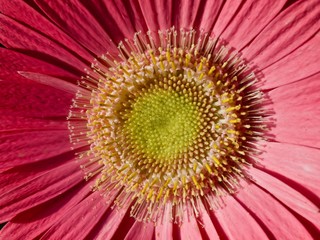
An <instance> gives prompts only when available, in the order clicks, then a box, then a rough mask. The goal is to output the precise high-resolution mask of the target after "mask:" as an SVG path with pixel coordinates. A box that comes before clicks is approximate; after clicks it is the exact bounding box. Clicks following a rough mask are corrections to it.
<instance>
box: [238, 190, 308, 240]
mask: <svg viewBox="0 0 320 240" xmlns="http://www.w3.org/2000/svg"><path fill="white" fill-rule="evenodd" d="M236 198H237V199H239V200H240V201H241V202H242V203H243V205H245V207H247V208H248V209H249V210H250V211H251V212H252V214H254V215H256V216H257V217H258V218H259V219H260V220H261V221H262V222H263V224H264V225H266V227H267V228H268V229H269V230H270V232H272V234H273V236H274V237H275V239H283V240H291V239H306V240H307V239H312V237H311V236H310V234H309V232H308V231H307V230H306V229H305V227H304V226H303V224H302V223H300V222H299V220H298V219H297V218H296V217H295V216H294V215H292V213H290V212H289V211H288V210H287V209H286V208H285V207H284V206H283V205H282V204H280V203H279V202H278V201H277V200H276V199H274V198H273V197H272V196H271V195H270V194H268V193H266V192H264V191H263V190H261V189H260V188H259V187H257V186H255V185H254V184H250V185H248V184H246V185H245V187H244V188H243V189H241V190H240V191H239V193H238V194H237V195H236ZM292 226H294V230H293V229H292Z"/></svg>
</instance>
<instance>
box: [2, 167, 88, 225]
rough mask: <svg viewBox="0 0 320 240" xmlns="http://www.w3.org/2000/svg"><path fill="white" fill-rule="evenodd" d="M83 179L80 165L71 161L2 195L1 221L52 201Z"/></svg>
mask: <svg viewBox="0 0 320 240" xmlns="http://www.w3.org/2000/svg"><path fill="white" fill-rule="evenodd" d="M82 179H83V173H82V172H81V170H80V168H79V165H78V164H77V163H76V162H75V161H69V162H67V163H66V164H64V165H63V166H61V167H57V168H55V169H53V170H52V171H50V172H48V173H47V174H45V175H42V176H39V177H38V178H36V179H34V180H33V181H32V182H30V183H25V184H24V185H22V186H19V187H17V188H16V189H14V190H12V191H9V192H6V193H4V194H1V198H0V207H1V212H0V221H1V222H4V221H8V220H10V219H11V218H12V217H14V216H15V215H17V214H18V213H20V212H22V211H25V210H27V209H30V208H32V207H34V206H36V205H39V204H41V203H43V202H45V201H47V200H50V199H52V198H54V197H56V196H58V195H59V194H61V193H63V192H65V191H67V190H68V189H70V188H72V187H73V186H75V185H76V184H77V183H79V182H80V181H81V180H82Z"/></svg>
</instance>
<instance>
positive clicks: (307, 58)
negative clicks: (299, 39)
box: [261, 34, 320, 89]
mask: <svg viewBox="0 0 320 240" xmlns="http://www.w3.org/2000/svg"><path fill="white" fill-rule="evenodd" d="M318 46H320V34H316V35H315V36H313V37H312V38H311V39H309V40H308V41H306V42H305V43H304V44H303V45H302V46H300V47H299V48H297V49H296V50H294V51H293V52H292V53H290V54H289V55H287V56H285V57H284V58H282V59H281V60H279V61H277V62H275V63H274V64H271V65H270V66H269V67H267V68H265V69H263V70H262V73H263V75H264V79H265V81H264V82H263V85H262V86H261V88H263V89H270V88H271V89H272V88H275V87H279V86H283V85H286V84H288V83H292V82H295V81H298V80H300V79H304V78H307V77H309V76H312V75H314V74H317V73H319V71H320V69H319V55H320V48H319V47H318ZM318 76H319V74H318Z"/></svg>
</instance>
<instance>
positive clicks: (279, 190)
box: [248, 168, 320, 229]
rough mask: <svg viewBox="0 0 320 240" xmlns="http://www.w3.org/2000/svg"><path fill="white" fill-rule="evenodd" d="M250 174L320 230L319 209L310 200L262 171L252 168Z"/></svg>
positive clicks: (259, 183) (260, 184)
mask: <svg viewBox="0 0 320 240" xmlns="http://www.w3.org/2000/svg"><path fill="white" fill-rule="evenodd" d="M248 172H249V174H251V176H252V177H253V179H254V181H255V182H256V183H257V184H258V185H259V186H261V187H262V188H264V189H265V190H267V191H268V192H269V193H271V194H272V195H273V196H274V197H275V198H277V199H278V200H280V201H281V202H282V203H283V204H285V205H286V206H287V207H289V208H291V209H292V210H293V211H295V212H296V213H298V214H300V215H301V216H303V217H304V218H306V219H307V220H309V221H310V222H312V223H313V224H314V225H315V226H317V227H318V228H319V229H320V221H319V218H320V215H319V209H318V208H317V207H316V206H315V205H314V204H313V203H312V202H311V201H309V199H307V198H306V197H305V196H303V195H302V194H301V193H299V192H298V191H296V190H295V189H293V188H291V187H290V186H288V185H287V184H285V183H284V182H282V181H280V180H278V179H277V178H275V177H273V176H271V175H269V174H267V173H265V172H263V171H261V170H258V169H256V168H250V169H249V170H248Z"/></svg>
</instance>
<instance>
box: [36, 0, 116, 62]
mask: <svg viewBox="0 0 320 240" xmlns="http://www.w3.org/2000/svg"><path fill="white" fill-rule="evenodd" d="M36 2H37V4H38V5H39V7H40V8H41V9H42V10H43V11H44V12H45V13H46V14H47V15H48V17H50V18H51V19H52V21H54V22H55V23H56V24H57V25H58V26H59V27H60V28H61V29H63V30H64V31H65V32H66V33H67V34H68V35H69V36H71V37H72V38H74V39H76V40H77V41H79V42H80V43H81V44H83V45H84V46H85V47H86V48H88V49H89V50H90V51H92V52H93V53H94V54H95V55H97V56H100V55H102V54H104V53H106V52H114V51H116V50H117V49H116V46H115V45H114V43H112V42H111V41H110V37H109V36H108V34H107V33H106V32H105V31H104V30H103V28H102V27H101V26H100V25H99V23H98V22H97V21H96V20H95V18H94V16H93V15H92V14H91V13H90V12H89V11H88V9H86V8H85V7H84V6H83V5H82V4H81V3H80V2H79V1H74V0H71V1H68V2H63V1H49V2H48V1H36ZM112 34H114V35H117V34H119V33H118V32H114V33H112Z"/></svg>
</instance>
